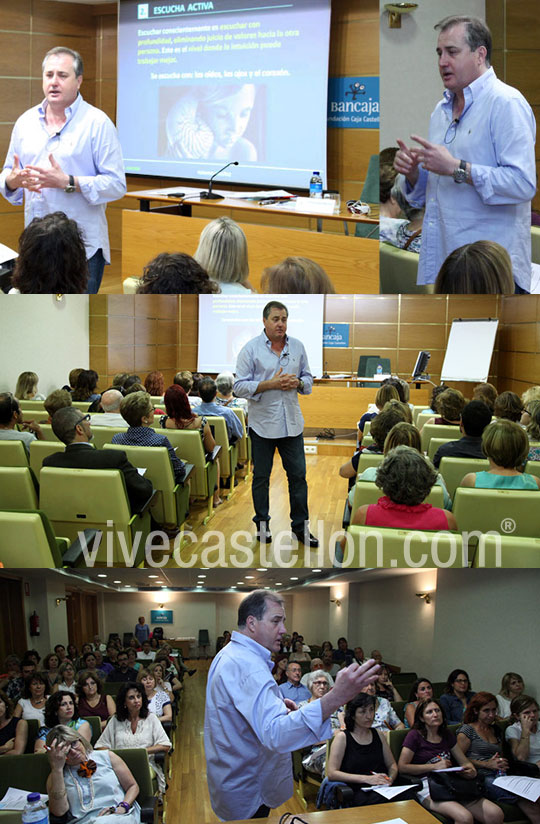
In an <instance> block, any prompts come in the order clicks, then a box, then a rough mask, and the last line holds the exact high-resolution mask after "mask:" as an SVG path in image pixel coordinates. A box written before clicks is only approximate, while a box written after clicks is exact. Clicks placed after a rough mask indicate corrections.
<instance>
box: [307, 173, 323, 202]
mask: <svg viewBox="0 0 540 824" xmlns="http://www.w3.org/2000/svg"><path fill="white" fill-rule="evenodd" d="M309 196H310V197H322V177H321V173H320V172H313V175H312V176H311V180H310V181H309Z"/></svg>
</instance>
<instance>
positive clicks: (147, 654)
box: [137, 638, 156, 661]
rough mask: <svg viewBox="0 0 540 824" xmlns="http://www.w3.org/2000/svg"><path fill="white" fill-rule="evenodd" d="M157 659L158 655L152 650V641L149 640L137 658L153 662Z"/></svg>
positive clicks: (143, 644) (143, 643)
mask: <svg viewBox="0 0 540 824" xmlns="http://www.w3.org/2000/svg"><path fill="white" fill-rule="evenodd" d="M155 657H156V653H155V652H154V650H153V649H152V645H151V643H150V639H149V638H147V639H146V641H143V642H142V649H141V650H140V651H139V652H138V653H137V658H140V659H142V660H144V661H153V660H154V658H155Z"/></svg>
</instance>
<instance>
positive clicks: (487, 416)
mask: <svg viewBox="0 0 540 824" xmlns="http://www.w3.org/2000/svg"><path fill="white" fill-rule="evenodd" d="M490 420H491V409H490V408H489V406H488V405H487V404H485V403H484V401H469V403H468V404H466V405H465V406H464V407H463V411H462V413H461V423H462V424H463V430H464V432H465V434H466V435H469V436H470V437H471V438H479V437H480V436H481V434H482V432H483V431H484V429H485V428H486V426H487V425H488V423H489V422H490Z"/></svg>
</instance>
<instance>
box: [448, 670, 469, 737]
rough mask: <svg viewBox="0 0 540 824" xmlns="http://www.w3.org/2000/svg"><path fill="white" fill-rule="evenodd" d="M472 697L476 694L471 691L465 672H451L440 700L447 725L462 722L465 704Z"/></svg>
mask: <svg viewBox="0 0 540 824" xmlns="http://www.w3.org/2000/svg"><path fill="white" fill-rule="evenodd" d="M473 695H476V693H474V692H472V690H471V682H470V679H469V676H468V675H467V673H466V672H465V670H462V669H454V670H452V672H451V673H450V675H449V676H448V678H447V679H446V686H445V688H444V693H443V694H442V695H441V699H440V700H441V707H442V709H443V710H444V717H445V719H446V721H447V722H448V724H459V723H460V722H461V721H462V720H463V715H464V714H465V710H466V709H467V704H468V703H469V701H470V700H471V698H472V697H473Z"/></svg>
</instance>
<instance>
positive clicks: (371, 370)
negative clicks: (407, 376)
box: [364, 355, 391, 378]
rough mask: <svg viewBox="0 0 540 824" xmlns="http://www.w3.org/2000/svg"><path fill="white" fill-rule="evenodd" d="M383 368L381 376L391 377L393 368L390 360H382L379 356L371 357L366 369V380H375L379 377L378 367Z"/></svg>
mask: <svg viewBox="0 0 540 824" xmlns="http://www.w3.org/2000/svg"><path fill="white" fill-rule="evenodd" d="M379 366H381V367H382V371H381V374H382V375H389V374H390V370H391V366H390V358H380V357H379V356H378V355H375V356H369V355H368V359H367V361H366V368H365V375H364V377H365V378H374V377H376V375H377V369H378V367H379Z"/></svg>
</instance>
